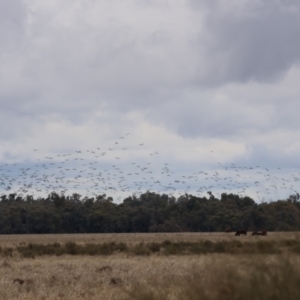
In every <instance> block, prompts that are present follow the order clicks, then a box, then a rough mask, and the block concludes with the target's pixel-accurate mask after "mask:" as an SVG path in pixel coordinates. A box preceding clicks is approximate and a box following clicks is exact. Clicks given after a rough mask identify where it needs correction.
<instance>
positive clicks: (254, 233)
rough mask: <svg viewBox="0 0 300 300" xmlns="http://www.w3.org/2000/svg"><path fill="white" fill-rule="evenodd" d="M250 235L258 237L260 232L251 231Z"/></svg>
mask: <svg viewBox="0 0 300 300" xmlns="http://www.w3.org/2000/svg"><path fill="white" fill-rule="evenodd" d="M251 235H260V232H258V231H253V232H252V234H251Z"/></svg>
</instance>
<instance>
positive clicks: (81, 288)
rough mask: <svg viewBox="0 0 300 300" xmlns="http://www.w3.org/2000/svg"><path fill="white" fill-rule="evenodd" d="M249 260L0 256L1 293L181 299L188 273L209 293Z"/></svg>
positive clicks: (243, 271)
mask: <svg viewBox="0 0 300 300" xmlns="http://www.w3.org/2000/svg"><path fill="white" fill-rule="evenodd" d="M282 259H283V256H282V255H281V256H271V255H270V256H257V257H256V258H255V260H256V261H257V260H261V261H263V262H264V263H267V264H272V263H274V262H278V261H281V260H282ZM289 259H290V260H292V261H293V265H295V266H297V268H298V267H299V266H300V259H299V257H298V256H294V257H290V258H289ZM251 264H253V257H252V258H251V257H249V256H232V255H221V254H210V255H202V256H168V257H159V256H151V257H126V256H122V255H114V256H109V257H82V256H61V257H42V258H37V259H18V258H9V259H7V258H6V259H1V260H0V278H1V279H0V299H3V300H6V299H26V300H27V299H32V300H33V299H91V300H92V299H147V298H148V299H170V300H172V299H174V300H179V299H184V298H182V297H183V295H182V293H185V292H186V293H188V290H184V288H185V286H186V285H187V286H188V283H189V282H190V281H191V280H193V278H195V277H197V278H198V279H200V280H201V284H202V285H203V286H205V287H206V288H207V292H208V294H209V293H210V292H211V293H212V294H213V293H214V290H215V288H216V287H214V286H213V282H214V279H215V278H218V277H222V276H223V275H222V272H223V273H224V270H228V269H230V270H234V271H235V272H236V273H235V276H237V274H238V276H247V274H248V271H249V266H251ZM224 274H225V273H224ZM224 276H225V277H226V276H227V275H226V274H225V275H224ZM225 279H227V278H225ZM287 280H289V279H287ZM191 291H192V292H194V293H195V291H194V290H191ZM158 292H159V295H156V294H155V293H158ZM196 292H197V294H196V296H195V297H196V298H195V297H193V298H189V299H201V298H200V294H199V296H197V295H198V291H196ZM147 295H148V296H147ZM149 295H152V296H151V297H150V296H149ZM153 295H154V296H153ZM155 295H156V296H155ZM205 299H207V298H205ZM262 299H264V298H262ZM274 299H277V298H274Z"/></svg>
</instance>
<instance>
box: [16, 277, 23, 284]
mask: <svg viewBox="0 0 300 300" xmlns="http://www.w3.org/2000/svg"><path fill="white" fill-rule="evenodd" d="M24 282H25V280H23V279H20V278H15V279H14V283H19V284H23V283H24Z"/></svg>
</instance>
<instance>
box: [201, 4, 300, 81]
mask: <svg viewBox="0 0 300 300" xmlns="http://www.w3.org/2000/svg"><path fill="white" fill-rule="evenodd" d="M205 3H208V2H205ZM233 3H234V4H233V5H232V4H231V5H230V4H228V2H226V1H212V2H210V1H209V4H208V5H207V6H203V5H202V6H201V8H202V9H206V10H207V12H206V14H205V15H206V17H205V22H204V27H205V35H203V36H201V37H200V38H199V43H200V46H199V47H200V48H201V49H204V53H203V57H204V58H205V61H206V65H205V63H204V68H203V66H199V78H198V84H199V85H203V84H204V85H213V86H216V85H221V84H224V83H228V82H247V81H260V82H261V81H265V82H270V81H275V80H277V79H279V78H280V77H281V76H282V75H283V74H284V72H286V71H287V70H288V69H289V68H290V67H291V66H292V65H294V64H298V63H299V59H300V39H299V30H298V28H300V3H299V2H296V1H287V2H286V1H284V2H283V1H282V2H280V1H262V0H260V1H255V2H251V1H250V2H249V1H240V3H236V2H233ZM203 45H204V46H203ZM203 71H204V72H203Z"/></svg>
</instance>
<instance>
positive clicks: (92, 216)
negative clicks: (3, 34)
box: [0, 192, 300, 234]
mask: <svg viewBox="0 0 300 300" xmlns="http://www.w3.org/2000/svg"><path fill="white" fill-rule="evenodd" d="M0 199H1V200H0V234H17V233H18V234H23V233H24V234H26V233H97V232H107V233H108V232H182V231H183V232H185V231H191V232H196V231H202V232H215V231H224V230H226V229H227V228H229V227H231V228H232V229H233V230H236V229H239V228H245V229H248V230H261V229H266V230H268V231H286V230H287V231H293V230H300V202H299V195H298V194H297V195H295V196H290V197H289V199H287V200H278V201H275V202H270V203H260V204H258V203H256V202H255V201H254V200H253V199H251V198H250V197H239V196H238V195H233V194H225V193H224V194H222V196H221V199H217V198H215V197H214V195H213V194H210V195H209V197H208V198H206V197H204V198H199V197H195V196H193V195H188V194H186V195H184V196H181V197H179V198H177V199H176V198H174V197H170V196H168V195H164V194H156V193H150V192H147V193H144V194H142V195H140V196H139V197H137V196H132V197H128V198H126V199H124V201H123V202H122V203H120V204H116V203H114V202H113V199H112V198H111V197H107V196H106V195H99V196H97V197H95V198H83V199H81V197H80V195H78V194H73V195H72V196H64V195H58V194H56V193H51V194H50V195H48V197H47V198H38V199H34V198H33V197H32V196H26V197H25V198H21V197H18V196H17V195H16V194H9V195H3V196H1V198H0Z"/></svg>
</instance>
